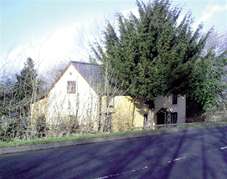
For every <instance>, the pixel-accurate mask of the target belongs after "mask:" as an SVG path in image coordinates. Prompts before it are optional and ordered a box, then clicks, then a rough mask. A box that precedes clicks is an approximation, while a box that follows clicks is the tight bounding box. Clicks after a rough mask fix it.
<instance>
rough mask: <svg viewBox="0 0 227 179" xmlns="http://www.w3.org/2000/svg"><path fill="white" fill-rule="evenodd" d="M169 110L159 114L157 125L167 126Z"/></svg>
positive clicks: (161, 110) (160, 111) (161, 111)
mask: <svg viewBox="0 0 227 179" xmlns="http://www.w3.org/2000/svg"><path fill="white" fill-rule="evenodd" d="M166 118H167V110H166V109H164V108H162V109H160V110H159V111H158V112H157V124H158V125H159V124H166V123H167V119H166Z"/></svg>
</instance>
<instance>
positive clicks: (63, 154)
mask: <svg viewBox="0 0 227 179" xmlns="http://www.w3.org/2000/svg"><path fill="white" fill-rule="evenodd" d="M0 178H3V179H5V178H6V179H10V178H16V179H20V178H23V179H26V178H29V179H32V178H38V179H46V178H48V179H49V178H50V179H57V178H62V179H63V178H64V179H67V178H85V179H87V178H88V179H89V178H94V179H95V178H99V179H107V178H127V179H131V178H149V179H152V178H154V179H156V178H157V179H165V178H171V179H187V178H188V179H209V178H213V179H226V178H227V127H218V128H206V129H191V130H184V131H181V132H176V133H172V134H162V135H153V136H146V137H140V138H133V139H127V140H118V141H111V142H102V143H95V144H86V145H77V146H70V147H62V148H55V149H48V150H41V151H32V152H24V153H17V154H12V155H2V156H0Z"/></svg>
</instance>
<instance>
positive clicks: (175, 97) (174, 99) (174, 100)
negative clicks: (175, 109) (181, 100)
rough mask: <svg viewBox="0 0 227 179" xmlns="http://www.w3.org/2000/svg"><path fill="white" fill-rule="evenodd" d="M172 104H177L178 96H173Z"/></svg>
mask: <svg viewBox="0 0 227 179" xmlns="http://www.w3.org/2000/svg"><path fill="white" fill-rule="evenodd" d="M172 104H177V95H176V94H173V95H172Z"/></svg>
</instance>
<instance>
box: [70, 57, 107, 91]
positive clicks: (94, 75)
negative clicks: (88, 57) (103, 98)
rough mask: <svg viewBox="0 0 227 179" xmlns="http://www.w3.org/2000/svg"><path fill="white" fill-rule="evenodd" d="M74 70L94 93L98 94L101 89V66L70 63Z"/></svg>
mask: <svg viewBox="0 0 227 179" xmlns="http://www.w3.org/2000/svg"><path fill="white" fill-rule="evenodd" d="M70 64H72V65H73V66H74V67H75V68H76V70H77V71H78V72H79V73H80V74H81V76H82V77H83V78H84V79H85V80H86V81H87V82H88V84H89V85H90V86H91V88H92V89H93V90H95V92H96V93H100V92H101V90H102V87H103V81H104V78H103V75H102V65H98V64H94V63H85V62H78V61H71V62H70Z"/></svg>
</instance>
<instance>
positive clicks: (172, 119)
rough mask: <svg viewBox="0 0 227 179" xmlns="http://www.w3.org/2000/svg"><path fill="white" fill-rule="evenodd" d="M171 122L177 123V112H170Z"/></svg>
mask: <svg viewBox="0 0 227 179" xmlns="http://www.w3.org/2000/svg"><path fill="white" fill-rule="evenodd" d="M171 123H172V124H175V123H177V112H173V113H171Z"/></svg>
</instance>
